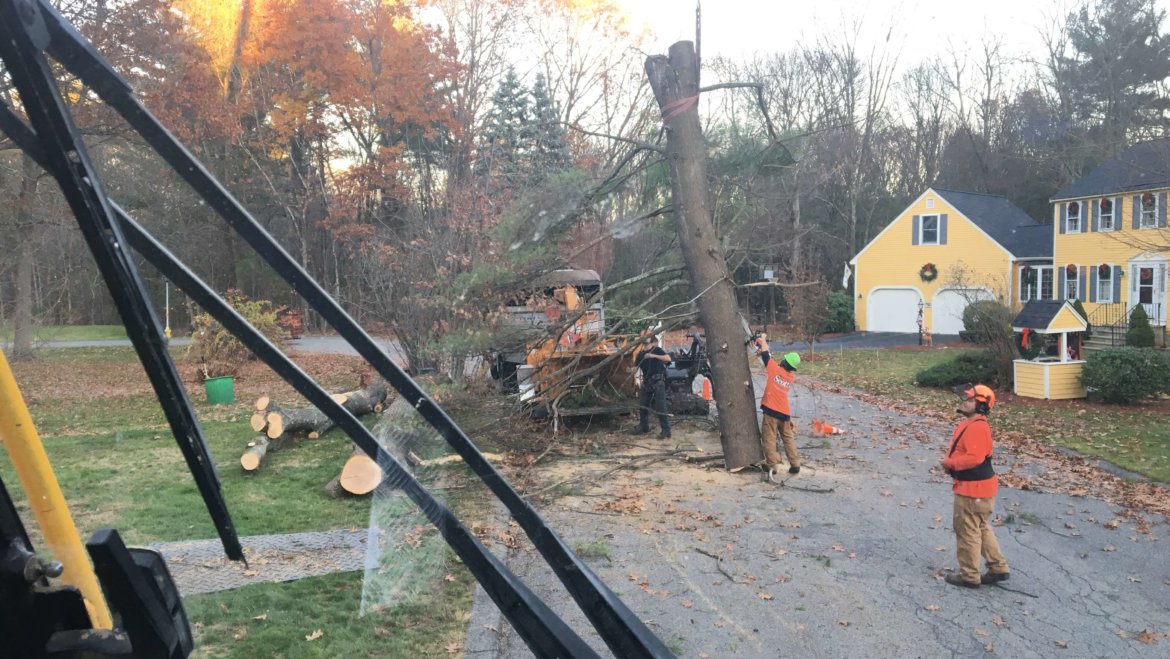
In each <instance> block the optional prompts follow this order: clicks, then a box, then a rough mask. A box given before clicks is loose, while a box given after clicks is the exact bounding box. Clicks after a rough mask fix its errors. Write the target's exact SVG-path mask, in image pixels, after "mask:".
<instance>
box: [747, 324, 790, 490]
mask: <svg viewBox="0 0 1170 659" xmlns="http://www.w3.org/2000/svg"><path fill="white" fill-rule="evenodd" d="M767 339H768V335H766V334H761V335H760V336H758V337H756V355H757V356H758V357H759V358H760V360H761V361H763V362H764V368H765V369H766V370H767V378H768V379H767V383H766V384H765V385H764V396H763V398H762V399H761V400H760V411H761V412H763V417H764V418H763V422H762V423H761V424H760V446H761V448H763V449H764V462H765V463H766V467H767V469H768V478H769V479H772V478H773V477H774V476H775V474H776V471H777V470H778V469H779V467H780V452H779V451H778V450H776V435H777V434H779V435H780V438H781V440H783V442H784V454H785V455H786V456H787V457H788V473H790V474H798V473H800V456H799V455H797V453H796V426H795V425H793V423H792V411H791V410H790V409H789V407H788V391H789V390H790V389H791V388H792V385H793V384H795V383H796V367H797V366H800V355H798V354H796V353H795V352H790V353H788V354H786V355H784V357H783V358H782V359H781V360H780V362H779V363H777V362H776V360H775V359H772V355H771V353H770V352H769V349H768V341H767Z"/></svg>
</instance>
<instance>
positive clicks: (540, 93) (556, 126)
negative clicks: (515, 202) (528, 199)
mask: <svg viewBox="0 0 1170 659" xmlns="http://www.w3.org/2000/svg"><path fill="white" fill-rule="evenodd" d="M530 156H531V157H530V159H529V166H530V167H531V173H532V177H533V182H537V181H539V180H542V179H544V178H546V177H547V176H548V175H549V174H553V173H556V172H559V171H561V170H563V169H566V168H567V167H569V165H571V164H572V156H571V155H570V153H569V140H568V139H567V138H566V136H565V128H564V126H563V125H562V124H561V118H560V108H559V107H557V103H556V101H555V100H554V99H553V97H552V93H551V91H550V90H549V88H548V82H547V81H546V80H545V77H544V74H543V73H538V74H537V75H536V83H535V84H534V85H533V86H532V151H531V154H530Z"/></svg>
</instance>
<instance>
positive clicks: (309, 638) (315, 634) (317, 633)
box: [305, 629, 325, 641]
mask: <svg viewBox="0 0 1170 659" xmlns="http://www.w3.org/2000/svg"><path fill="white" fill-rule="evenodd" d="M324 635H325V632H323V631H321V630H320V629H318V630H316V631H314V632H313V633H312V634H309V635H308V636H306V637H305V640H306V641H315V640H317V639H319V638H321V637H322V636H324Z"/></svg>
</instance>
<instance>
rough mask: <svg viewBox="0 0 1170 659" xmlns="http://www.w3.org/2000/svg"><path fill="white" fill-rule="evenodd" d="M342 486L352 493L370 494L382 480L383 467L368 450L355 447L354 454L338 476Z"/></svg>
mask: <svg viewBox="0 0 1170 659" xmlns="http://www.w3.org/2000/svg"><path fill="white" fill-rule="evenodd" d="M338 482H339V484H340V485H341V488H342V489H343V490H345V491H346V492H349V493H350V494H356V495H361V494H369V493H370V492H373V491H374V488H376V487H378V484H379V483H381V482H382V468H381V467H379V466H378V463H377V462H374V460H373V459H372V458H370V456H368V455H366V452H365V451H363V450H361V449H360V448H358V447H357V446H355V447H353V455H351V456H349V459H348V460H346V461H345V466H344V467H342V468H341V475H340V476H338Z"/></svg>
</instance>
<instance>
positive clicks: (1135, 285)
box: [1129, 257, 1167, 325]
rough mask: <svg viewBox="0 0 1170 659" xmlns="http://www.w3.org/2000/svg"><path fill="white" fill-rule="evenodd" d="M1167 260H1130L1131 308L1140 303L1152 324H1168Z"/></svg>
mask: <svg viewBox="0 0 1170 659" xmlns="http://www.w3.org/2000/svg"><path fill="white" fill-rule="evenodd" d="M1166 276H1167V273H1166V260H1165V259H1160V258H1148V257H1147V258H1139V259H1134V260H1132V261H1130V262H1129V309H1133V308H1134V306H1136V305H1138V304H1140V305H1142V308H1143V309H1145V312H1146V315H1147V316H1149V317H1150V324H1151V325H1165V324H1166Z"/></svg>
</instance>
